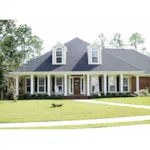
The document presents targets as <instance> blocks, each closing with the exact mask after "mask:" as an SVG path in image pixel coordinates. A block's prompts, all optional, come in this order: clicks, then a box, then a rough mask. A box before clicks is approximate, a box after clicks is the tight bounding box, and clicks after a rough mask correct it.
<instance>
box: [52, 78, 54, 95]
mask: <svg viewBox="0 0 150 150" xmlns="http://www.w3.org/2000/svg"><path fill="white" fill-rule="evenodd" d="M52 92H55V77H52Z"/></svg>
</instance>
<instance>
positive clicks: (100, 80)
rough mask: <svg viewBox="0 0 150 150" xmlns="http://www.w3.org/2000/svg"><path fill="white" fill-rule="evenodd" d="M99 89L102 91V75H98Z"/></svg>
mask: <svg viewBox="0 0 150 150" xmlns="http://www.w3.org/2000/svg"><path fill="white" fill-rule="evenodd" d="M99 91H100V92H101V91H102V77H101V76H99Z"/></svg>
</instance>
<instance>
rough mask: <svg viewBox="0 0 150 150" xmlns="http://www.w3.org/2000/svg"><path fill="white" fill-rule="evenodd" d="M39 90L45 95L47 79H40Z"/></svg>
mask: <svg viewBox="0 0 150 150" xmlns="http://www.w3.org/2000/svg"><path fill="white" fill-rule="evenodd" d="M38 90H39V92H40V93H45V78H44V77H39V78H38Z"/></svg>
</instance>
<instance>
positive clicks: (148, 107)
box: [74, 99, 150, 109]
mask: <svg viewBox="0 0 150 150" xmlns="http://www.w3.org/2000/svg"><path fill="white" fill-rule="evenodd" d="M74 101H77V102H88V103H96V104H107V105H115V106H127V107H134V108H144V109H150V106H144V105H134V104H122V103H117V102H116V103H114V102H102V101H96V100H88V99H87V100H86V99H85V100H74Z"/></svg>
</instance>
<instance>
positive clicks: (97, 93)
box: [90, 75, 100, 94]
mask: <svg viewBox="0 0 150 150" xmlns="http://www.w3.org/2000/svg"><path fill="white" fill-rule="evenodd" d="M92 77H97V81H98V83H97V84H98V93H97V94H99V93H100V91H99V76H98V75H92V76H91V78H90V85H91V86H90V93H92V94H94V92H93V91H92Z"/></svg>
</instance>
